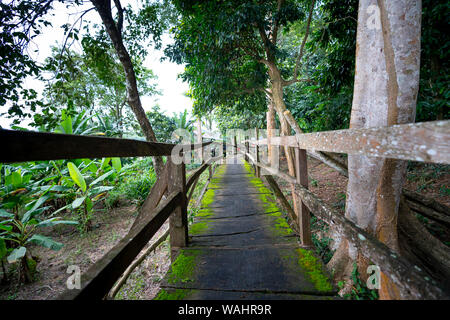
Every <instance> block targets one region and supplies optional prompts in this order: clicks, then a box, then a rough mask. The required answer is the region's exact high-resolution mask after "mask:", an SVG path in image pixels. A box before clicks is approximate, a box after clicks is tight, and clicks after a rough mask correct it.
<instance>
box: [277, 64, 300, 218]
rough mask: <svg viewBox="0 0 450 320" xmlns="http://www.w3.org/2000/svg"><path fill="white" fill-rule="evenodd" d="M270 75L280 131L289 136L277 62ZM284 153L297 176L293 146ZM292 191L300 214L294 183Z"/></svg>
mask: <svg viewBox="0 0 450 320" xmlns="http://www.w3.org/2000/svg"><path fill="white" fill-rule="evenodd" d="M269 76H270V79H271V83H272V101H273V105H274V108H275V111H276V112H277V114H278V118H279V120H280V133H281V136H289V135H290V133H291V127H290V126H289V123H288V121H287V120H286V118H285V117H284V115H283V112H284V111H286V110H287V109H286V104H285V103H284V98H283V83H282V78H281V72H280V70H279V69H278V68H277V66H276V65H275V63H271V67H270V69H269ZM284 154H285V156H286V162H287V165H288V170H289V174H290V175H291V176H293V177H295V161H294V151H293V149H292V148H290V147H287V146H285V147H284ZM291 192H292V202H293V204H294V205H293V206H294V211H295V213H296V214H298V212H299V209H298V208H299V201H300V199H299V198H298V196H297V195H296V194H295V186H294V185H293V184H292V185H291Z"/></svg>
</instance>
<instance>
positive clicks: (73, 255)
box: [0, 158, 450, 300]
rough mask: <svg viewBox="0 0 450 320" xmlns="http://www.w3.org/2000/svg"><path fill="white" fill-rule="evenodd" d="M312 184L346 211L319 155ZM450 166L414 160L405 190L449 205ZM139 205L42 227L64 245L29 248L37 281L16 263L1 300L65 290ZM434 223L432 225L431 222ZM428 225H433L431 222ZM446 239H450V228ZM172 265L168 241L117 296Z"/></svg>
mask: <svg viewBox="0 0 450 320" xmlns="http://www.w3.org/2000/svg"><path fill="white" fill-rule="evenodd" d="M280 165H281V169H282V170H283V171H285V172H287V165H286V161H285V160H284V161H283V160H282V161H280ZM308 172H309V177H310V179H309V186H310V190H311V191H312V192H314V193H315V194H316V195H317V196H318V197H319V198H321V199H323V200H324V201H325V202H326V203H327V204H329V205H331V206H333V207H335V208H336V209H337V210H339V211H340V212H342V213H344V210H345V194H346V185H347V178H346V177H344V176H342V175H340V174H339V173H337V172H336V171H334V170H333V169H331V168H329V167H328V166H326V165H324V164H322V163H321V162H319V161H318V160H316V159H312V158H308ZM449 182H450V166H443V165H427V164H420V163H415V164H413V165H410V166H409V171H408V175H407V180H406V183H405V188H407V189H410V190H412V191H416V192H420V193H421V194H424V195H427V196H430V197H433V198H434V199H435V200H437V201H439V202H442V203H443V204H446V205H450V194H449V187H450V183H449ZM278 183H279V185H280V188H281V189H282V190H283V191H284V193H285V194H286V195H287V199H288V200H289V201H292V197H291V195H290V192H291V190H290V187H289V186H288V185H287V184H286V183H284V182H283V181H280V180H279V179H278ZM136 213H137V209H136V207H135V206H134V205H130V204H129V203H120V206H119V207H118V208H115V209H112V210H109V211H108V210H106V209H104V208H101V207H100V208H97V212H96V214H95V215H94V217H93V223H92V225H93V226H94V228H93V230H91V231H90V232H88V233H87V234H85V235H80V233H79V232H78V230H77V229H76V228H74V227H72V226H61V225H59V226H57V227H54V228H52V229H48V230H43V232H41V233H42V234H44V235H49V236H51V237H52V238H53V239H54V240H56V241H59V242H61V243H63V244H64V247H63V248H62V249H61V250H60V251H51V250H49V249H46V248H43V247H38V246H35V247H31V251H32V254H33V256H37V257H38V258H39V260H38V264H37V272H36V275H35V277H36V281H35V282H33V283H31V284H22V285H20V286H19V285H18V283H17V273H16V272H15V270H14V266H9V273H8V278H9V280H10V281H9V282H8V283H6V284H2V285H0V299H2V300H6V299H24V300H37V299H44V300H45V299H55V298H57V297H58V296H59V294H61V293H62V292H63V291H64V290H65V289H66V281H67V279H68V278H69V276H70V274H68V273H67V269H68V266H70V265H77V266H79V267H80V269H81V272H84V271H86V270H87V269H88V268H89V267H90V266H91V265H92V264H93V263H95V262H96V261H97V260H98V259H99V258H101V257H102V256H103V255H104V254H105V253H106V252H107V251H108V250H110V249H111V248H112V247H113V246H114V245H115V244H116V243H117V242H118V241H119V240H120V239H121V238H122V237H124V236H125V235H126V234H127V232H128V229H129V228H130V227H131V225H132V223H133V221H134V219H135V216H136ZM431 225H432V224H431ZM167 227H168V226H167V224H165V225H164V226H163V227H162V228H161V230H159V231H158V233H157V234H156V235H155V236H154V237H153V239H152V241H151V242H150V243H149V245H151V243H153V242H154V241H156V240H157V239H158V238H159V237H160V235H162V234H163V233H164V231H165V230H166V228H167ZM428 227H429V226H428ZM443 237H444V239H441V240H442V241H450V234H448V230H447V232H446V233H444V235H443ZM169 266H170V255H169V247H168V242H167V240H166V241H165V242H163V243H162V244H161V245H160V246H159V247H158V249H156V250H155V251H154V252H153V253H152V254H150V255H149V256H148V257H147V258H146V260H145V261H144V262H143V263H142V264H141V265H140V266H139V267H138V268H136V269H135V270H134V272H133V273H132V274H131V276H130V277H129V279H128V281H127V283H126V284H125V285H124V286H123V287H122V289H121V290H120V291H119V293H118V294H117V296H116V299H139V300H146V299H152V298H153V297H154V296H155V295H156V294H157V292H158V291H159V283H160V282H161V280H162V278H163V277H164V275H165V273H166V272H167V270H168V268H169Z"/></svg>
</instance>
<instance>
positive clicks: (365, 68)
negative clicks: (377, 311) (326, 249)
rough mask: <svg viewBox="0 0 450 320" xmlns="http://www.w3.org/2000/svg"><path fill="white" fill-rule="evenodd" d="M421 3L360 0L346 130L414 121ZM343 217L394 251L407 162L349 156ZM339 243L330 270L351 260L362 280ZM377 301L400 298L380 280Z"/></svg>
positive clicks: (363, 264) (351, 253)
mask: <svg viewBox="0 0 450 320" xmlns="http://www.w3.org/2000/svg"><path fill="white" fill-rule="evenodd" d="M420 17H421V1H412V0H398V1H385V0H378V1H374V0H361V1H360V2H359V11H358V31H357V44H356V71H355V87H354V95H353V105H352V113H351V120H350V128H369V127H379V126H391V125H394V124H403V123H408V122H413V121H414V118H415V108H416V99H417V92H418V87H419V69H420ZM348 171H349V181H348V186H347V206H346V217H347V218H348V219H350V220H352V221H353V222H355V223H356V224H357V225H358V226H359V227H361V228H363V229H365V230H366V231H368V232H369V233H371V234H373V235H376V236H377V238H378V239H379V240H380V241H382V242H384V243H385V244H386V245H388V246H389V247H390V248H391V249H393V250H397V251H398V240H397V215H398V206H399V200H400V194H401V190H402V189H401V188H402V185H403V181H404V177H405V173H406V162H404V161H400V160H392V159H381V158H371V157H366V156H349V157H348ZM347 247H348V244H347V243H345V241H343V242H342V243H341V245H340V247H339V248H338V250H337V254H336V255H335V257H333V259H332V260H331V261H330V266H333V265H338V264H339V261H337V260H340V259H344V257H345V256H350V257H351V260H353V261H354V260H357V261H358V266H359V268H360V270H359V273H360V274H361V275H366V269H365V268H366V266H367V264H368V261H365V259H363V258H361V257H358V256H357V253H356V252H355V250H352V249H353V248H347ZM380 298H381V299H397V298H399V294H398V290H397V288H396V287H395V286H394V285H393V284H392V283H391V282H390V281H389V280H388V279H387V278H386V277H385V276H384V275H382V281H381V289H380Z"/></svg>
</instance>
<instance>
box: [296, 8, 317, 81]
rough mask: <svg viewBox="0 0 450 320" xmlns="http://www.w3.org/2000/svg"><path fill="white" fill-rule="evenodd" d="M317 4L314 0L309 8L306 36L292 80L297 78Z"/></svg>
mask: <svg viewBox="0 0 450 320" xmlns="http://www.w3.org/2000/svg"><path fill="white" fill-rule="evenodd" d="M315 4H316V0H313V1H312V3H311V8H310V9H309V16H308V21H307V22H306V32H305V36H304V37H303V41H302V44H301V46H300V51H299V53H298V55H297V61H296V63H295V68H294V76H293V79H292V80H296V79H297V75H298V68H299V67H300V60H301V59H302V57H303V50H304V48H305V44H306V40H307V39H308V35H309V28H310V26H311V19H312V14H313V11H314V5H315Z"/></svg>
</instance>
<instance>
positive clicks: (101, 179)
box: [91, 170, 114, 186]
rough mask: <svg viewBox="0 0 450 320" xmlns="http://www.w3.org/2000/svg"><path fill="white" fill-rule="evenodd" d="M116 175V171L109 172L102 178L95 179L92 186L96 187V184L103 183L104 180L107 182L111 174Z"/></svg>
mask: <svg viewBox="0 0 450 320" xmlns="http://www.w3.org/2000/svg"><path fill="white" fill-rule="evenodd" d="M113 173H114V171H112V170H111V171H108V172H107V173H105V174H102V175H101V176H100V177H98V178H97V179H95V180H94V181H92V183H91V186H93V185H95V184H97V183H99V182H101V181H103V180H105V179H106V178H107V177H109V176H110V175H111V174H113Z"/></svg>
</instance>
